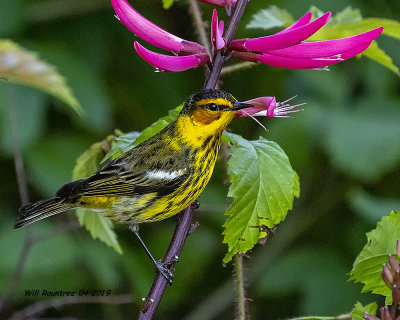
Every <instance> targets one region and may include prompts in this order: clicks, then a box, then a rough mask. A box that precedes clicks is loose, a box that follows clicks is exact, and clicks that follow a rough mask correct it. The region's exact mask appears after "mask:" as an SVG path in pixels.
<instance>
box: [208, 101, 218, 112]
mask: <svg viewBox="0 0 400 320" xmlns="http://www.w3.org/2000/svg"><path fill="white" fill-rule="evenodd" d="M207 109H208V110H210V111H217V110H218V106H217V105H216V104H215V103H209V104H208V105H207Z"/></svg>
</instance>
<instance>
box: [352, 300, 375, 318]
mask: <svg viewBox="0 0 400 320" xmlns="http://www.w3.org/2000/svg"><path fill="white" fill-rule="evenodd" d="M377 309H378V305H377V304H376V303H375V302H373V303H370V304H368V305H366V306H365V307H364V306H363V305H362V304H361V303H360V302H357V303H356V305H355V306H354V309H353V310H352V311H351V313H350V315H351V319H352V320H364V319H365V317H364V314H365V313H366V312H367V313H368V314H370V315H372V316H375V315H376V310H377Z"/></svg>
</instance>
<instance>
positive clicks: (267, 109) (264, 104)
mask: <svg viewBox="0 0 400 320" xmlns="http://www.w3.org/2000/svg"><path fill="white" fill-rule="evenodd" d="M292 99H293V98H290V99H288V100H286V101H283V102H276V99H275V97H259V98H255V99H251V100H248V101H244V103H248V104H252V105H253V107H250V108H246V109H241V110H239V111H237V112H236V114H235V117H236V118H242V117H268V118H274V117H278V118H288V117H289V116H288V114H289V113H293V112H299V111H302V110H301V109H296V110H293V109H294V108H296V107H298V106H302V105H304V103H302V104H296V105H293V106H291V105H290V104H288V102H289V101H290V100H292Z"/></svg>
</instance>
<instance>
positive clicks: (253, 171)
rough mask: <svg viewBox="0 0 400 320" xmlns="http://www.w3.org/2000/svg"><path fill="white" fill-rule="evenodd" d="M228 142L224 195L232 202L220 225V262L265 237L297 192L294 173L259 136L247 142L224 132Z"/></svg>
mask: <svg viewBox="0 0 400 320" xmlns="http://www.w3.org/2000/svg"><path fill="white" fill-rule="evenodd" d="M225 134H226V135H228V136H229V137H230V138H231V139H232V141H233V146H232V147H231V148H230V150H229V154H230V155H231V158H230V160H229V162H228V174H229V176H230V180H231V182H232V184H231V186H230V188H229V193H228V196H230V197H233V198H234V199H235V200H234V202H233V204H232V205H231V206H230V207H229V209H228V211H227V212H226V215H227V216H228V219H227V221H226V222H225V224H224V227H225V230H224V232H223V234H224V243H227V244H228V246H229V249H228V253H227V255H226V256H225V258H224V262H225V263H227V262H229V261H230V260H231V259H232V257H233V255H235V254H236V253H244V252H246V251H248V250H250V249H251V248H253V246H254V245H255V244H256V243H257V242H258V240H259V239H261V238H264V237H265V236H267V228H273V227H275V226H276V225H277V224H278V223H280V222H281V221H283V220H284V219H285V217H286V214H287V212H288V210H290V209H292V205H293V199H294V196H295V195H298V193H299V187H298V182H297V181H296V179H297V178H296V177H297V176H296V174H295V172H294V170H293V169H292V167H291V165H290V162H289V159H288V158H287V156H286V154H285V153H284V151H283V150H282V149H281V148H280V147H279V146H278V145H277V144H276V143H275V142H272V141H268V140H266V139H264V138H262V137H260V139H259V140H256V141H248V140H246V139H244V138H242V137H240V136H238V135H235V134H232V133H225Z"/></svg>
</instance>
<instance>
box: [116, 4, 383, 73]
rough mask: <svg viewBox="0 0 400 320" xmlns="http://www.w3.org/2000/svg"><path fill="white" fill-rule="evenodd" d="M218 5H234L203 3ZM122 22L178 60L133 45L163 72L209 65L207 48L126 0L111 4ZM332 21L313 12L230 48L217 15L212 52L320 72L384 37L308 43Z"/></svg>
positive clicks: (365, 35)
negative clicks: (165, 27) (314, 16)
mask: <svg viewBox="0 0 400 320" xmlns="http://www.w3.org/2000/svg"><path fill="white" fill-rule="evenodd" d="M202 1H203V2H206V3H210V4H214V5H217V6H225V7H228V8H232V7H234V6H235V5H236V0H202ZM111 3H112V6H113V7H114V10H115V12H116V14H117V17H118V18H119V20H120V21H121V22H122V23H123V24H124V25H125V26H126V27H127V28H128V29H129V30H131V31H132V32H133V33H134V34H135V35H137V36H138V37H139V38H141V39H143V40H144V41H146V42H148V43H150V44H152V45H154V46H156V47H158V48H161V49H164V50H167V51H170V52H173V53H175V54H177V55H175V56H170V55H164V54H159V53H155V52H152V51H150V50H148V49H146V48H145V47H143V46H142V45H140V44H139V43H138V42H135V43H134V46H135V50H136V52H137V53H138V54H139V55H140V56H141V57H142V58H143V59H144V60H146V61H147V62H148V63H150V64H151V65H152V66H154V67H155V68H157V69H159V70H160V71H170V72H178V71H185V70H188V69H191V68H196V67H199V66H203V65H205V64H210V63H211V57H210V56H209V55H208V54H207V51H206V49H205V48H204V47H203V46H202V45H200V44H198V43H196V42H192V41H187V40H184V39H181V38H179V37H177V36H175V35H173V34H171V33H169V32H167V31H165V30H163V29H161V28H160V27H158V26H157V25H155V24H154V23H152V22H151V21H149V20H147V19H146V18H144V17H143V16H142V15H141V14H139V13H138V12H137V11H136V10H135V9H134V8H132V7H131V6H130V5H129V3H128V2H127V0H111ZM330 17H331V13H330V12H327V13H326V14H324V15H323V16H321V17H319V18H318V19H315V20H314V21H311V18H312V14H311V12H308V13H306V14H305V15H304V16H303V17H302V18H300V19H299V20H298V21H297V22H295V23H294V24H293V25H291V26H290V27H288V28H286V29H284V30H282V31H280V32H278V33H276V34H274V35H270V36H266V37H260V38H248V39H236V40H233V41H231V42H229V43H226V40H225V39H224V36H223V30H224V23H223V21H221V22H219V23H218V16H217V11H216V10H214V12H213V16H212V22H211V43H212V45H213V50H214V51H215V50H224V52H225V53H226V55H229V54H231V53H233V55H234V56H235V57H237V58H239V59H242V60H246V61H252V62H258V63H263V64H267V65H271V66H275V67H281V68H289V69H314V68H322V67H325V66H328V65H331V64H334V63H338V62H340V61H343V60H346V59H349V58H352V57H354V56H356V55H357V54H359V53H361V52H363V51H364V50H365V49H367V48H368V47H369V45H370V44H371V42H372V41H373V40H374V39H376V38H377V37H378V36H379V35H380V34H381V32H382V30H383V28H377V29H374V30H371V31H368V32H365V33H362V34H359V35H356V36H353V37H348V38H342V39H335V40H326V41H315V42H305V40H306V39H307V38H309V37H310V36H312V35H313V34H314V33H316V32H317V31H318V30H319V29H321V28H322V27H323V26H324V25H325V24H326V23H327V22H328V21H329V18H330Z"/></svg>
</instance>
